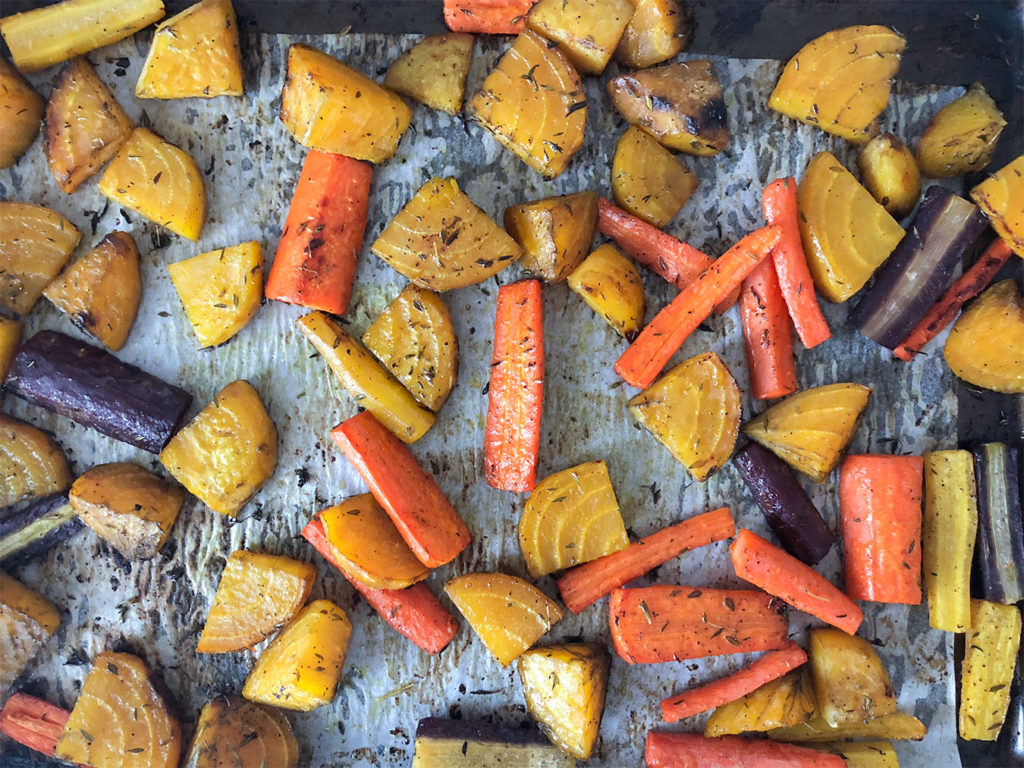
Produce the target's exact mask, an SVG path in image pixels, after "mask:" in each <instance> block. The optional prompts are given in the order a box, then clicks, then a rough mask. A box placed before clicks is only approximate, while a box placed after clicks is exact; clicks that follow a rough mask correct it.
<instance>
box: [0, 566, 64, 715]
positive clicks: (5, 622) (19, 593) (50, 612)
mask: <svg viewBox="0 0 1024 768" xmlns="http://www.w3.org/2000/svg"><path fill="white" fill-rule="evenodd" d="M59 626H60V613H59V612H58V611H57V608H56V607H55V606H54V605H53V603H51V602H50V601H49V600H47V599H46V598H45V597H43V596H42V595H41V594H39V593H38V592H36V591H35V590H34V589H32V588H30V587H26V586H25V585H24V584H22V583H21V582H20V581H18V580H17V579H15V578H13V577H11V576H8V575H7V574H6V573H3V572H2V571H0V696H4V697H5V696H6V694H7V691H8V689H9V688H10V686H11V684H12V683H13V682H14V680H15V679H16V678H17V677H18V675H20V674H21V673H22V672H23V671H24V670H25V667H27V666H28V664H29V662H30V661H32V659H33V658H34V657H35V655H36V654H37V653H38V652H39V651H40V649H41V648H42V647H43V646H44V645H46V643H47V642H49V640H50V638H51V637H52V636H53V634H54V633H55V632H56V631H57V627H59Z"/></svg>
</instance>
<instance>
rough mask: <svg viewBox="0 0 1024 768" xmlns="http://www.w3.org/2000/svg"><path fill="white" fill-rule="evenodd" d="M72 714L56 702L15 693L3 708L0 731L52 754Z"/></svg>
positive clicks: (32, 747)
mask: <svg viewBox="0 0 1024 768" xmlns="http://www.w3.org/2000/svg"><path fill="white" fill-rule="evenodd" d="M69 717H71V713H70V712H68V711H67V710H66V709H61V708H60V707H58V706H57V705H56V704H51V703H50V702H48V701H43V700H42V699H37V698H36V697H35V696H29V695H28V694H25V693H15V694H14V695H12V696H11V698H9V699H8V700H7V703H6V704H4V708H3V709H0V732H2V733H5V734H7V735H8V736H10V737H11V738H12V739H14V740H15V741H16V742H18V743H19V744H23V745H25V746H26V747H28V748H29V749H34V750H35V751H36V752H42V753H43V754H44V755H48V756H50V757H53V753H54V750H55V749H56V748H57V740H58V739H60V737H61V734H62V733H64V726H65V725H66V724H67V722H68V718H69Z"/></svg>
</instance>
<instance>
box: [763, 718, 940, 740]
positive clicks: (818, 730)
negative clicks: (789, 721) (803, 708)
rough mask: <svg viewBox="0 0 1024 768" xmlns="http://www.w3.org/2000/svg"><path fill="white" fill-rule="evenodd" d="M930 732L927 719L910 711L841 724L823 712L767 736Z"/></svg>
mask: <svg viewBox="0 0 1024 768" xmlns="http://www.w3.org/2000/svg"><path fill="white" fill-rule="evenodd" d="M927 733H928V729H927V728H925V725H924V723H922V722H921V721H920V720H918V719H917V718H916V717H914V716H913V715H908V714H907V713H906V712H893V713H892V714H890V715H882V716H880V717H875V718H872V719H871V720H868V721H867V722H860V721H850V722H847V723H842V724H840V725H838V726H832V725H830V724H829V723H828V722H827V721H826V720H825V718H824V717H822V716H821V715H818V714H816V715H814V717H812V718H811V719H810V720H807V721H806V722H803V723H800V724H799V725H792V726H789V727H788V728H773V729H772V730H770V731H768V733H767V736H768V737H769V738H772V739H777V740H779V741H796V742H824V741H844V740H852V739H892V740H893V741H920V740H921V739H923V738H924V737H925V735H926V734H927Z"/></svg>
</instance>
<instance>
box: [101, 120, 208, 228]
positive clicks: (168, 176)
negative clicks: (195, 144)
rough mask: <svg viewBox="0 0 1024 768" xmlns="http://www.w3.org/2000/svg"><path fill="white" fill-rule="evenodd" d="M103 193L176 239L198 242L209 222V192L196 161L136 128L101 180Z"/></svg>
mask: <svg viewBox="0 0 1024 768" xmlns="http://www.w3.org/2000/svg"><path fill="white" fill-rule="evenodd" d="M99 189H100V192H102V193H103V194H104V195H106V196H107V197H108V198H110V199H111V200H113V201H114V202H115V203H117V204H118V205H123V206H125V207H126V208H130V209H131V210H133V211H135V212H136V213H138V214H140V215H142V216H144V217H145V218H147V219H149V220H150V221H153V222H156V223H157V224H159V225H160V226H163V227H167V229H169V230H171V232H174V233H175V234H178V235H181V236H182V237H184V238H187V239H188V240H192V241H196V240H198V239H199V233H200V232H201V231H202V229H203V220H204V219H205V216H206V188H205V187H204V186H203V174H202V173H201V172H200V171H199V167H198V166H197V165H196V161H195V160H193V159H192V157H191V156H190V155H189V154H188V153H187V152H186V151H185V150H183V149H180V148H178V147H176V146H174V145H173V144H171V143H170V142H169V141H165V140H164V139H162V138H160V137H159V136H157V135H156V134H155V133H153V132H152V131H151V130H149V129H148V128H136V129H135V130H134V131H132V135H131V136H130V137H128V141H126V142H125V143H124V145H122V147H121V150H120V151H119V152H118V153H117V157H115V158H114V161H113V162H112V163H111V164H110V165H109V166H108V167H107V170H106V171H104V173H103V176H102V177H101V178H100V182H99Z"/></svg>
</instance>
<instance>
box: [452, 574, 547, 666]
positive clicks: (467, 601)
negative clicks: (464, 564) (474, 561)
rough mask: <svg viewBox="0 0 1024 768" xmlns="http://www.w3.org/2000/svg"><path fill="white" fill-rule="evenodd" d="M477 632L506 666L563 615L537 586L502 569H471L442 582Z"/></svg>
mask: <svg viewBox="0 0 1024 768" xmlns="http://www.w3.org/2000/svg"><path fill="white" fill-rule="evenodd" d="M444 591H445V592H447V593H448V597H450V598H451V600H452V602H453V603H455V607H456V608H458V609H459V611H461V612H462V615H463V616H465V617H466V621H468V622H469V626H471V627H472V628H473V631H474V632H476V634H477V636H478V637H479V638H480V639H481V640H482V641H483V644H484V645H485V646H486V647H487V650H489V651H490V652H491V653H492V654H494V656H495V657H496V658H497V659H498V661H500V662H501V664H502V666H504V667H507V666H508V665H509V664H511V663H512V662H513V661H515V660H516V658H517V657H518V656H519V655H520V654H522V653H523V651H525V650H526V649H527V648H529V647H530V646H532V645H533V644H534V643H535V642H537V641H538V640H539V639H540V638H541V636H542V635H543V634H544V633H545V632H547V631H548V630H549V629H551V625H552V624H556V623H557V622H558V621H559V620H561V618H562V610H561V608H559V607H558V605H557V604H556V603H555V601H554V600H552V599H551V598H549V597H548V596H547V595H545V594H544V593H543V592H541V591H540V590H539V589H537V588H536V587H534V586H533V585H531V584H529V583H528V582H526V581H523V580H522V579H520V578H517V577H515V576H508V575H506V574H504V573H471V574H468V575H466V576H459V577H458V578H455V579H452V580H451V581H449V582H448V583H447V584H445V585H444Z"/></svg>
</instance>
